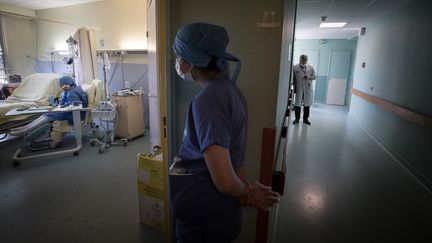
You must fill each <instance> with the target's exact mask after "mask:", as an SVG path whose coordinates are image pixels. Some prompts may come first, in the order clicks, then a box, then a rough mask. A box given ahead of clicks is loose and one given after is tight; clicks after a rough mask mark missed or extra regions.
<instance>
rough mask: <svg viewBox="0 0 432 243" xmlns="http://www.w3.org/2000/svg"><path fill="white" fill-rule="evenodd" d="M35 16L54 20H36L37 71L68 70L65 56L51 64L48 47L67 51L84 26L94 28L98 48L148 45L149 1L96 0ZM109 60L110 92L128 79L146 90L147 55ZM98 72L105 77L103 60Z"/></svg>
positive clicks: (126, 47) (127, 47) (136, 87)
mask: <svg viewBox="0 0 432 243" xmlns="http://www.w3.org/2000/svg"><path fill="white" fill-rule="evenodd" d="M36 15H37V17H38V18H41V19H47V20H52V21H51V22H48V21H38V22H37V34H38V36H37V39H38V45H37V46H38V48H37V49H38V50H37V53H38V62H37V71H38V72H53V71H54V72H56V73H65V72H67V71H69V70H67V69H66V68H67V67H66V65H65V64H63V62H62V59H63V56H53V58H54V61H53V62H52V64H51V57H50V55H48V54H47V50H52V49H54V50H67V44H66V42H65V40H66V39H67V38H68V37H69V36H70V35H73V34H74V33H75V31H76V30H77V29H78V28H79V27H81V26H88V27H92V28H94V29H95V33H96V47H97V49H98V50H101V49H102V50H132V49H133V50H143V49H146V48H147V37H146V31H147V1H142V0H128V1H121V0H109V1H101V2H93V3H88V4H80V5H75V6H69V7H60V8H53V9H45V10H38V11H36ZM59 22H61V23H59ZM64 23H68V24H64ZM102 42H103V45H102ZM110 61H111V70H109V71H108V74H107V77H108V79H109V80H111V77H112V81H111V82H110V83H111V85H110V91H111V92H115V91H118V90H120V89H122V88H124V82H126V81H127V82H129V83H130V84H131V85H133V84H135V83H136V85H135V87H133V88H134V89H139V88H142V89H143V90H144V91H145V92H147V90H148V77H147V75H146V73H147V68H148V67H147V54H126V55H124V56H113V57H111V58H110ZM116 66H117V68H116ZM51 67H53V68H51ZM53 69H54V70H53ZM99 73H100V78H102V77H103V76H102V64H101V63H100V61H99ZM144 74H145V75H144ZM143 75H144V77H143ZM140 78H141V81H139V80H140ZM137 81H139V82H137ZM144 104H148V96H147V95H145V96H144ZM144 112H145V114H146V115H145V124H146V126H149V120H148V106H147V105H145V111H144Z"/></svg>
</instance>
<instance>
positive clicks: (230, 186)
mask: <svg viewBox="0 0 432 243" xmlns="http://www.w3.org/2000/svg"><path fill="white" fill-rule="evenodd" d="M204 159H205V162H206V164H207V168H208V170H209V172H210V175H211V177H212V180H213V183H214V184H215V186H216V188H217V189H218V190H219V191H220V192H221V193H222V194H225V195H228V196H233V197H237V196H240V195H242V194H243V193H244V191H245V185H244V183H243V182H242V180H241V179H240V178H239V177H238V176H237V174H236V173H235V171H234V169H233V167H232V164H231V159H230V154H229V151H228V149H226V148H224V147H222V146H219V145H217V144H213V145H210V146H209V147H207V148H206V149H205V150H204Z"/></svg>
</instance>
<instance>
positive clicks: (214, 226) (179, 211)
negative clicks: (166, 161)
mask: <svg viewBox="0 0 432 243" xmlns="http://www.w3.org/2000/svg"><path fill="white" fill-rule="evenodd" d="M169 179H170V180H169V181H170V196H171V207H172V210H173V213H174V217H175V220H176V221H175V224H176V238H177V243H213V242H214V243H229V242H232V241H233V240H235V239H236V238H237V237H238V235H239V234H240V228H241V207H240V202H239V200H238V198H236V197H229V196H226V195H223V194H222V193H220V192H219V191H218V190H217V188H216V186H215V185H214V184H213V181H212V179H211V177H210V174H209V172H200V173H195V174H193V175H170V178H169Z"/></svg>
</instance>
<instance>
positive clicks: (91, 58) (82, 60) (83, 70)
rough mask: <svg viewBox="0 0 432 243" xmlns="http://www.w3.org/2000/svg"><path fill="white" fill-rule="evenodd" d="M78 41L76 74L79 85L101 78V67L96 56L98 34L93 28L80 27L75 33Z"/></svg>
mask: <svg viewBox="0 0 432 243" xmlns="http://www.w3.org/2000/svg"><path fill="white" fill-rule="evenodd" d="M74 38H75V40H77V41H78V57H79V58H77V59H75V61H74V62H75V75H76V81H77V83H78V84H79V85H82V84H91V83H92V81H93V80H94V79H99V68H98V62H97V56H96V34H95V31H94V30H93V29H88V28H85V27H83V28H80V29H78V30H77V31H76V32H75V34H74Z"/></svg>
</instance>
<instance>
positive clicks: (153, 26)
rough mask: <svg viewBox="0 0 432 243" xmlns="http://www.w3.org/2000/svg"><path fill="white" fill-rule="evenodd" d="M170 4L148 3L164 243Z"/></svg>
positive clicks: (152, 115) (152, 138)
mask: <svg viewBox="0 0 432 243" xmlns="http://www.w3.org/2000/svg"><path fill="white" fill-rule="evenodd" d="M166 4H167V1H166V0H158V1H154V0H148V8H147V11H148V13H147V18H148V20H147V25H148V28H147V30H148V32H147V46H148V76H149V93H148V96H149V120H150V142H151V145H152V146H156V145H158V146H161V147H162V162H163V166H162V173H161V176H162V177H163V181H164V185H163V192H164V193H163V200H164V212H165V213H164V224H165V227H164V228H165V232H163V234H164V238H165V242H171V238H172V237H171V236H172V232H171V216H170V210H169V194H168V161H169V156H168V141H167V122H166V120H167V119H166V117H167V109H168V108H167V79H166V73H167V47H166V46H167V45H166V40H167V27H166V25H167V24H166V23H167V20H166V19H167V8H166Z"/></svg>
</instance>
